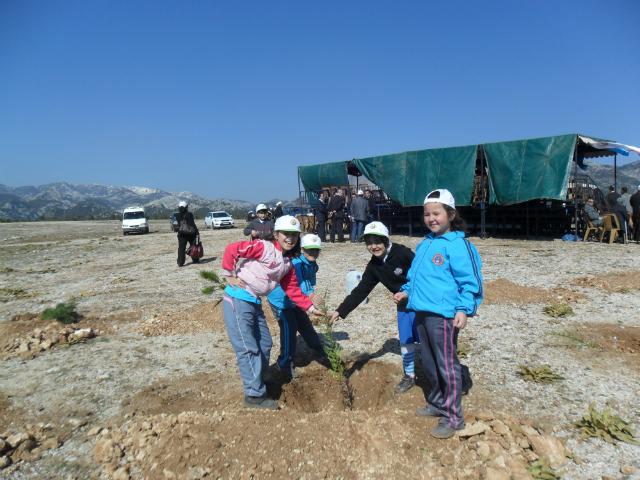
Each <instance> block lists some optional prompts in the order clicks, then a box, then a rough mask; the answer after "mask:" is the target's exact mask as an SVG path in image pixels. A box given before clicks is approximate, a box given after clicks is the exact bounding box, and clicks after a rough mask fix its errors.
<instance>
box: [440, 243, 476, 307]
mask: <svg viewBox="0 0 640 480" xmlns="http://www.w3.org/2000/svg"><path fill="white" fill-rule="evenodd" d="M463 242H464V244H463V245H462V248H461V246H460V243H457V242H456V245H455V247H454V248H451V249H449V251H448V252H447V253H448V255H449V265H450V267H451V273H452V275H453V278H454V280H455V281H456V283H457V284H458V297H457V299H456V306H455V309H456V312H462V313H464V314H465V315H467V316H469V317H471V316H473V315H475V313H476V310H477V309H478V306H479V305H480V302H481V301H482V296H483V293H484V292H483V285H482V274H481V273H480V269H481V268H482V262H481V261H480V255H479V254H478V251H477V250H476V247H474V246H473V245H472V244H471V243H469V241H467V240H463ZM456 247H457V248H456Z"/></svg>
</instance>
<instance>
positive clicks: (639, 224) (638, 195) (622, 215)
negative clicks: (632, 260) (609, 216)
mask: <svg viewBox="0 0 640 480" xmlns="http://www.w3.org/2000/svg"><path fill="white" fill-rule="evenodd" d="M604 203H605V205H603V206H602V210H605V209H606V210H607V211H609V212H610V213H613V214H615V216H616V218H617V219H618V225H620V228H621V229H623V230H624V231H625V232H627V235H628V236H630V237H631V238H632V239H633V240H634V241H636V242H640V185H638V187H637V190H636V192H635V193H634V194H631V193H629V191H628V189H627V187H622V189H621V190H620V194H618V193H617V192H616V189H615V188H614V187H613V185H610V186H609V193H608V194H607V195H606V196H605V197H604ZM584 212H585V214H586V215H587V217H588V218H589V220H590V221H591V223H592V224H593V226H594V227H602V226H604V220H603V218H602V216H601V215H600V213H599V212H598V209H597V208H596V204H595V199H594V198H593V197H590V198H588V199H587V203H586V205H585V207H584ZM630 219H631V220H632V222H630V221H629V220H630ZM630 223H633V232H630V231H629V225H630Z"/></svg>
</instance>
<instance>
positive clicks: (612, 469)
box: [0, 221, 640, 479]
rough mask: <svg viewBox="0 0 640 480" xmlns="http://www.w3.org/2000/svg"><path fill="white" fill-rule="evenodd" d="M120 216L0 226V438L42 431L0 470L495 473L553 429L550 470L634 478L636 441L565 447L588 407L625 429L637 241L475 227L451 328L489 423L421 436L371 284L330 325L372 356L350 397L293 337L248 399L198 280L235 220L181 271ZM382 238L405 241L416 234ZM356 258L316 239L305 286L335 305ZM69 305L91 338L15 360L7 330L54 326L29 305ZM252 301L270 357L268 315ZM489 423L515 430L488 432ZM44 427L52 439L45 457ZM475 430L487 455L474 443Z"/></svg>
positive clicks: (637, 330) (392, 324) (52, 473)
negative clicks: (481, 428) (554, 452)
mask: <svg viewBox="0 0 640 480" xmlns="http://www.w3.org/2000/svg"><path fill="white" fill-rule="evenodd" d="M199 223H201V221H200V222H199ZM118 225H119V224H118V222H108V221H105V222H50V223H48V222H40V223H23V224H19V223H11V224H0V300H1V303H0V356H4V357H3V358H5V360H0V434H3V435H4V436H7V435H16V434H18V433H19V432H20V431H21V429H23V430H25V429H28V430H29V431H30V432H34V431H35V430H38V429H40V430H45V431H46V432H48V433H46V434H40V433H38V435H35V434H34V436H35V440H36V441H37V442H36V443H37V444H38V446H37V448H36V449H35V450H32V448H33V447H34V445H35V444H34V445H31V447H30V448H29V450H30V451H31V453H28V452H25V453H24V456H23V457H20V455H19V454H16V452H13V453H12V455H13V456H14V457H15V463H13V464H12V465H11V466H9V467H7V468H5V469H3V470H0V478H18V479H26V478H33V479H35V478H38V479H49V478H90V477H91V478H97V477H100V478H111V477H113V478H129V477H131V478H202V477H206V478H209V477H210V478H306V479H311V478H341V477H343V478H345V479H351V478H354V479H355V478H372V479H373V478H375V479H378V478H411V477H417V478H437V477H441V478H447V479H449V478H454V479H455V478H458V479H462V478H483V477H486V478H500V479H503V478H514V479H516V478H526V477H522V476H521V477H518V476H517V474H516V473H514V470H513V468H510V467H509V461H510V460H509V458H510V457H509V455H512V456H513V457H514V458H519V457H518V455H520V456H524V458H526V459H527V461H532V460H533V459H534V457H532V456H531V455H534V452H533V451H531V448H533V447H526V446H525V444H526V443H527V441H529V442H530V443H534V444H535V441H534V440H533V439H532V436H538V435H540V436H545V435H546V436H553V437H556V438H558V439H560V440H561V441H562V442H563V443H564V444H565V448H567V449H568V450H570V451H571V452H572V454H573V456H575V458H574V459H572V460H569V461H568V463H567V465H566V466H565V467H564V470H565V471H566V473H565V476H564V478H565V479H586V478H592V479H597V478H598V479H599V478H601V477H603V476H609V477H612V478H623V475H622V473H621V469H622V467H623V466H627V467H628V466H631V467H636V468H637V469H639V470H640V447H638V446H633V445H629V444H626V443H618V444H617V445H611V444H608V443H605V442H603V441H601V440H599V439H598V440H591V441H584V442H583V441H579V440H578V434H577V430H576V428H575V427H573V426H572V423H573V422H575V421H577V420H579V419H580V418H581V417H582V415H583V414H584V413H586V412H587V408H588V405H589V404H590V403H591V402H595V404H596V407H597V408H598V409H599V410H602V409H603V408H606V407H607V406H610V407H611V408H612V410H613V413H615V414H618V415H620V416H621V417H622V418H623V419H625V420H627V421H630V422H634V423H638V418H639V414H640V371H639V366H640V351H639V349H640V313H639V312H640V290H639V287H640V261H639V257H640V246H638V245H635V244H632V245H620V244H616V245H608V244H607V245H600V244H597V243H587V244H583V243H577V244H574V243H566V242H562V241H523V240H502V239H490V240H484V241H481V240H478V239H472V242H473V243H474V244H475V245H476V246H477V247H478V250H479V252H480V255H481V257H482V261H483V269H482V273H483V276H484V280H485V287H486V296H485V302H484V303H483V304H482V306H481V308H480V310H479V315H477V316H476V317H475V318H473V319H470V321H469V326H468V328H467V329H465V330H464V331H463V332H462V333H461V335H460V341H461V342H462V343H464V344H465V345H467V346H468V347H470V349H471V353H470V355H469V357H468V358H466V359H464V360H463V363H466V364H467V365H468V366H469V368H470V370H471V374H472V377H473V379H474V387H473V389H472V390H471V393H470V394H469V395H468V396H467V397H464V399H463V408H464V409H465V412H466V417H467V424H468V425H472V424H474V423H475V422H476V420H482V421H485V422H489V423H490V424H491V428H492V429H493V430H489V431H488V432H487V433H485V434H484V435H483V436H482V438H480V437H479V436H478V437H477V438H476V437H472V438H471V439H470V440H467V439H462V438H461V439H458V438H456V437H454V438H453V439H449V440H446V441H436V440H434V439H432V438H431V437H430V436H429V434H428V432H429V430H430V429H431V428H433V426H435V423H436V422H435V420H423V419H419V418H418V417H416V416H415V415H414V414H413V411H414V410H415V409H416V408H418V407H421V406H424V403H425V400H424V398H425V393H424V392H426V391H428V388H429V387H428V384H425V382H424V381H419V386H418V387H416V388H413V389H412V390H410V391H409V392H408V393H406V394H404V395H395V394H394V392H393V387H394V385H395V384H396V383H397V382H398V381H399V380H400V378H401V376H402V362H401V358H400V355H399V345H398V340H397V327H396V319H395V310H394V307H393V305H392V302H391V295H390V294H389V293H388V292H386V290H384V289H383V288H380V287H378V288H376V289H375V290H374V292H373V293H372V295H371V296H370V298H369V299H370V301H369V303H368V304H366V305H363V306H361V307H360V308H358V309H357V310H356V311H355V312H353V313H352V314H351V315H350V316H349V318H347V319H346V320H345V321H343V322H341V323H339V324H338V325H337V327H336V338H337V339H338V340H339V342H340V344H341V345H342V347H343V349H344V350H345V351H347V352H350V351H366V352H369V353H370V354H371V357H372V358H371V359H370V360H369V361H368V362H366V363H360V364H356V365H353V366H351V368H350V369H349V371H348V375H349V385H350V391H349V392H346V393H345V390H344V388H342V386H341V385H340V384H339V383H338V382H337V381H336V379H334V378H333V377H331V376H330V375H329V374H328V373H327V370H326V368H325V367H323V366H322V365H320V364H318V363H317V362H316V361H315V357H314V356H313V355H312V354H311V353H310V352H309V351H308V350H307V349H306V348H305V346H304V342H303V341H302V340H299V342H300V344H301V348H300V353H299V355H298V359H297V361H296V364H297V368H298V370H299V371H300V372H301V374H302V377H301V379H300V380H298V381H295V382H291V383H287V382H283V381H280V380H278V381H277V382H276V383H275V385H274V386H273V387H271V390H270V394H271V395H272V396H273V397H274V398H277V399H278V400H279V402H280V405H281V410H279V411H275V412H266V413H265V412H256V411H247V410H244V409H243V408H242V407H241V403H242V389H241V383H240V379H239V376H238V374H237V367H236V365H235V355H234V353H233V351H232V349H231V347H230V344H229V342H228V340H227V337H226V332H225V329H224V322H223V320H222V314H221V308H220V305H219V300H220V298H221V292H220V291H217V290H216V291H214V293H213V294H212V295H203V294H202V293H201V290H202V289H203V288H204V287H206V286H208V285H209V284H208V283H207V282H206V281H205V280H203V279H201V278H200V276H199V272H200V271H201V270H211V271H214V272H216V273H218V274H220V273H221V257H222V253H223V250H224V247H225V246H226V245H227V244H228V243H230V242H233V241H236V240H240V239H242V238H243V236H242V231H241V229H239V228H237V229H231V230H225V231H214V232H212V231H210V230H206V231H205V230H202V237H203V242H204V247H205V258H204V259H203V261H202V262H201V263H200V264H198V265H194V264H190V263H187V265H186V266H185V267H184V268H181V269H178V268H177V266H176V249H177V241H176V238H175V234H173V233H169V228H168V221H166V222H165V221H161V222H160V221H158V222H152V224H151V233H150V234H148V235H140V236H133V235H132V236H126V237H123V236H122V233H121V231H120V230H119V229H118ZM392 240H393V242H394V243H395V242H400V243H404V244H405V245H407V246H410V247H412V248H414V247H415V246H416V245H417V243H418V242H419V241H420V239H419V238H408V237H393V239H392ZM368 258H369V255H368V254H367V253H366V251H365V249H364V247H363V246H361V245H351V244H335V245H331V244H329V245H326V247H325V249H324V250H323V252H322V255H321V256H320V259H319V264H320V272H319V274H318V286H317V291H318V292H320V293H321V294H322V293H325V292H327V294H328V295H327V302H328V304H329V305H330V306H333V307H335V306H337V304H338V303H339V302H340V301H341V300H342V298H343V294H344V276H345V274H346V273H347V272H348V271H349V269H352V268H355V269H359V270H361V271H362V270H363V269H364V266H365V265H366V263H367V261H368ZM71 298H73V299H75V300H76V301H77V304H78V306H77V311H78V312H79V313H80V314H82V315H83V317H84V318H83V319H82V320H81V321H80V322H79V323H78V324H77V326H76V327H75V328H85V327H90V328H93V330H94V331H95V332H96V333H97V337H96V338H94V339H90V340H88V341H86V342H85V343H79V344H74V345H70V346H69V347H68V348H61V347H55V348H51V349H48V350H45V351H43V352H37V353H36V354H35V357H34V358H32V359H25V360H21V359H20V357H19V356H17V355H14V354H13V352H10V351H9V350H8V349H9V347H8V346H7V345H8V344H9V339H15V338H18V339H23V338H26V336H27V335H28V334H32V333H33V331H34V329H36V328H43V327H44V326H46V325H47V324H49V323H50V322H44V321H41V320H39V316H38V315H36V314H39V313H41V312H42V311H43V310H44V309H45V308H48V307H51V306H54V305H55V304H56V303H58V302H60V301H65V300H68V299H71ZM551 301H555V302H559V303H568V304H569V305H571V307H572V308H573V311H574V312H575V316H569V317H561V318H552V317H549V316H547V315H546V314H545V313H544V312H543V307H544V306H545V305H549V304H550V302H551ZM265 307H266V308H265V313H267V318H268V321H269V325H270V328H271V331H272V335H273V337H274V349H273V351H272V356H271V358H272V362H273V361H274V360H275V358H276V357H277V353H278V351H279V341H278V339H279V337H278V327H277V324H276V323H275V322H274V320H273V318H272V317H271V315H270V311H269V309H268V307H267V305H266V304H265ZM27 314H34V315H27ZM17 315H20V317H17V318H16V316H17ZM2 349H4V351H3V350H2ZM25 358H26V357H25ZM418 362H419V357H418ZM542 364H549V365H550V366H551V368H552V369H553V371H554V372H556V373H558V374H560V375H562V376H563V377H564V378H565V380H564V381H561V382H557V383H553V384H550V385H542V384H537V383H532V382H525V381H524V380H523V378H522V377H521V376H520V375H519V374H518V372H519V368H518V366H519V365H526V366H539V365H542ZM420 375H421V369H420V368H418V376H419V378H420ZM493 417H495V418H496V419H499V420H493V421H492V418H493ZM518 422H521V423H519V424H521V425H524V426H523V427H522V428H523V429H524V430H523V431H522V432H521V431H520V427H518V426H517V425H514V423H518ZM501 423H504V424H506V425H509V426H510V427H511V431H510V433H509V432H508V433H504V434H502V436H501V437H500V435H499V432H500V429H501V428H502V426H501ZM38 424H39V425H40V427H38V426H37V425H38ZM527 426H528V427H533V428H532V429H531V428H529V430H527V428H528V427H527ZM96 427H99V428H96ZM101 428H104V429H105V430H102V431H101V432H100V433H99V434H98V435H96V432H97V431H100V429H101ZM92 430H93V431H92ZM507 430H509V429H507ZM533 430H535V432H534V431H533ZM3 432H4V433H3ZM495 432H498V433H495ZM527 432H528V434H527ZM525 434H526V435H525ZM492 435H493V437H492ZM496 435H497V436H496ZM519 436H522V438H523V439H524V440H522V441H521V439H520V438H519ZM47 437H49V438H51V437H55V438H56V439H57V441H58V443H61V446H59V448H55V446H54V448H51V449H46V448H45V447H44V446H43V445H41V443H42V442H44V439H46V438H47ZM494 437H495V438H494ZM498 437H500V438H498ZM525 437H526V438H525ZM39 438H42V440H39ZM527 438H528V440H527ZM545 438H546V437H545ZM511 440H513V442H511ZM38 442H39V443H38ZM483 442H485V443H486V444H487V445H489V446H490V447H491V449H490V454H489V455H481V454H480V452H481V451H483V450H482V449H483V448H484V444H483ZM0 445H1V444H0ZM25 445H26V443H25ZM496 445H497V446H496ZM499 445H502V447H500V446H499ZM96 446H97V447H96ZM489 446H487V453H489ZM494 447H495V448H494ZM500 448H504V453H503V452H502V451H501V450H500ZM527 448H529V450H527ZM509 449H511V450H509ZM452 453H453V455H451V454H452ZM1 456H2V454H1V453H0V457H1ZM12 458H13V457H12ZM21 458H23V460H21ZM501 459H502V460H501ZM505 459H506V460H507V465H506V467H505V466H504V465H505ZM627 471H629V470H627ZM500 475H503V476H500ZM504 475H506V477H505V476H504ZM625 478H634V479H638V478H640V475H639V474H638V473H637V471H636V473H634V474H631V475H629V476H625Z"/></svg>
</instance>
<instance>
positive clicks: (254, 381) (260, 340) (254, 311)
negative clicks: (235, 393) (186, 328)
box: [222, 294, 273, 397]
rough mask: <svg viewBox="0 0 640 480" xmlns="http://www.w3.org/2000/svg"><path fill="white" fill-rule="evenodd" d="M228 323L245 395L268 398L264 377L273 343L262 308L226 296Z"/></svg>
mask: <svg viewBox="0 0 640 480" xmlns="http://www.w3.org/2000/svg"><path fill="white" fill-rule="evenodd" d="M222 304H223V305H222V312H223V314H224V323H225V325H226V327H227V334H228V335H229V340H230V341H231V345H232V346H233V349H234V350H235V352H236V358H237V360H238V369H239V370H240V377H241V378H242V386H243V389H244V394H245V395H246V396H249V397H264V396H266V395H267V387H265V385H264V381H263V379H264V374H265V373H266V371H267V369H268V368H269V357H270V356H271V347H272V346H273V341H272V340H271V334H270V333H269V327H267V321H266V319H265V318H264V312H263V311H262V305H260V304H258V303H251V302H247V301H245V300H240V299H239V298H233V297H230V296H229V295H227V294H225V295H224V297H223V302H222Z"/></svg>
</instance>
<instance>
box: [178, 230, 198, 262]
mask: <svg viewBox="0 0 640 480" xmlns="http://www.w3.org/2000/svg"><path fill="white" fill-rule="evenodd" d="M196 236H197V235H189V236H182V235H178V265H184V258H185V256H186V251H187V242H189V246H191V245H193V244H194V243H195V242H196Z"/></svg>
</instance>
